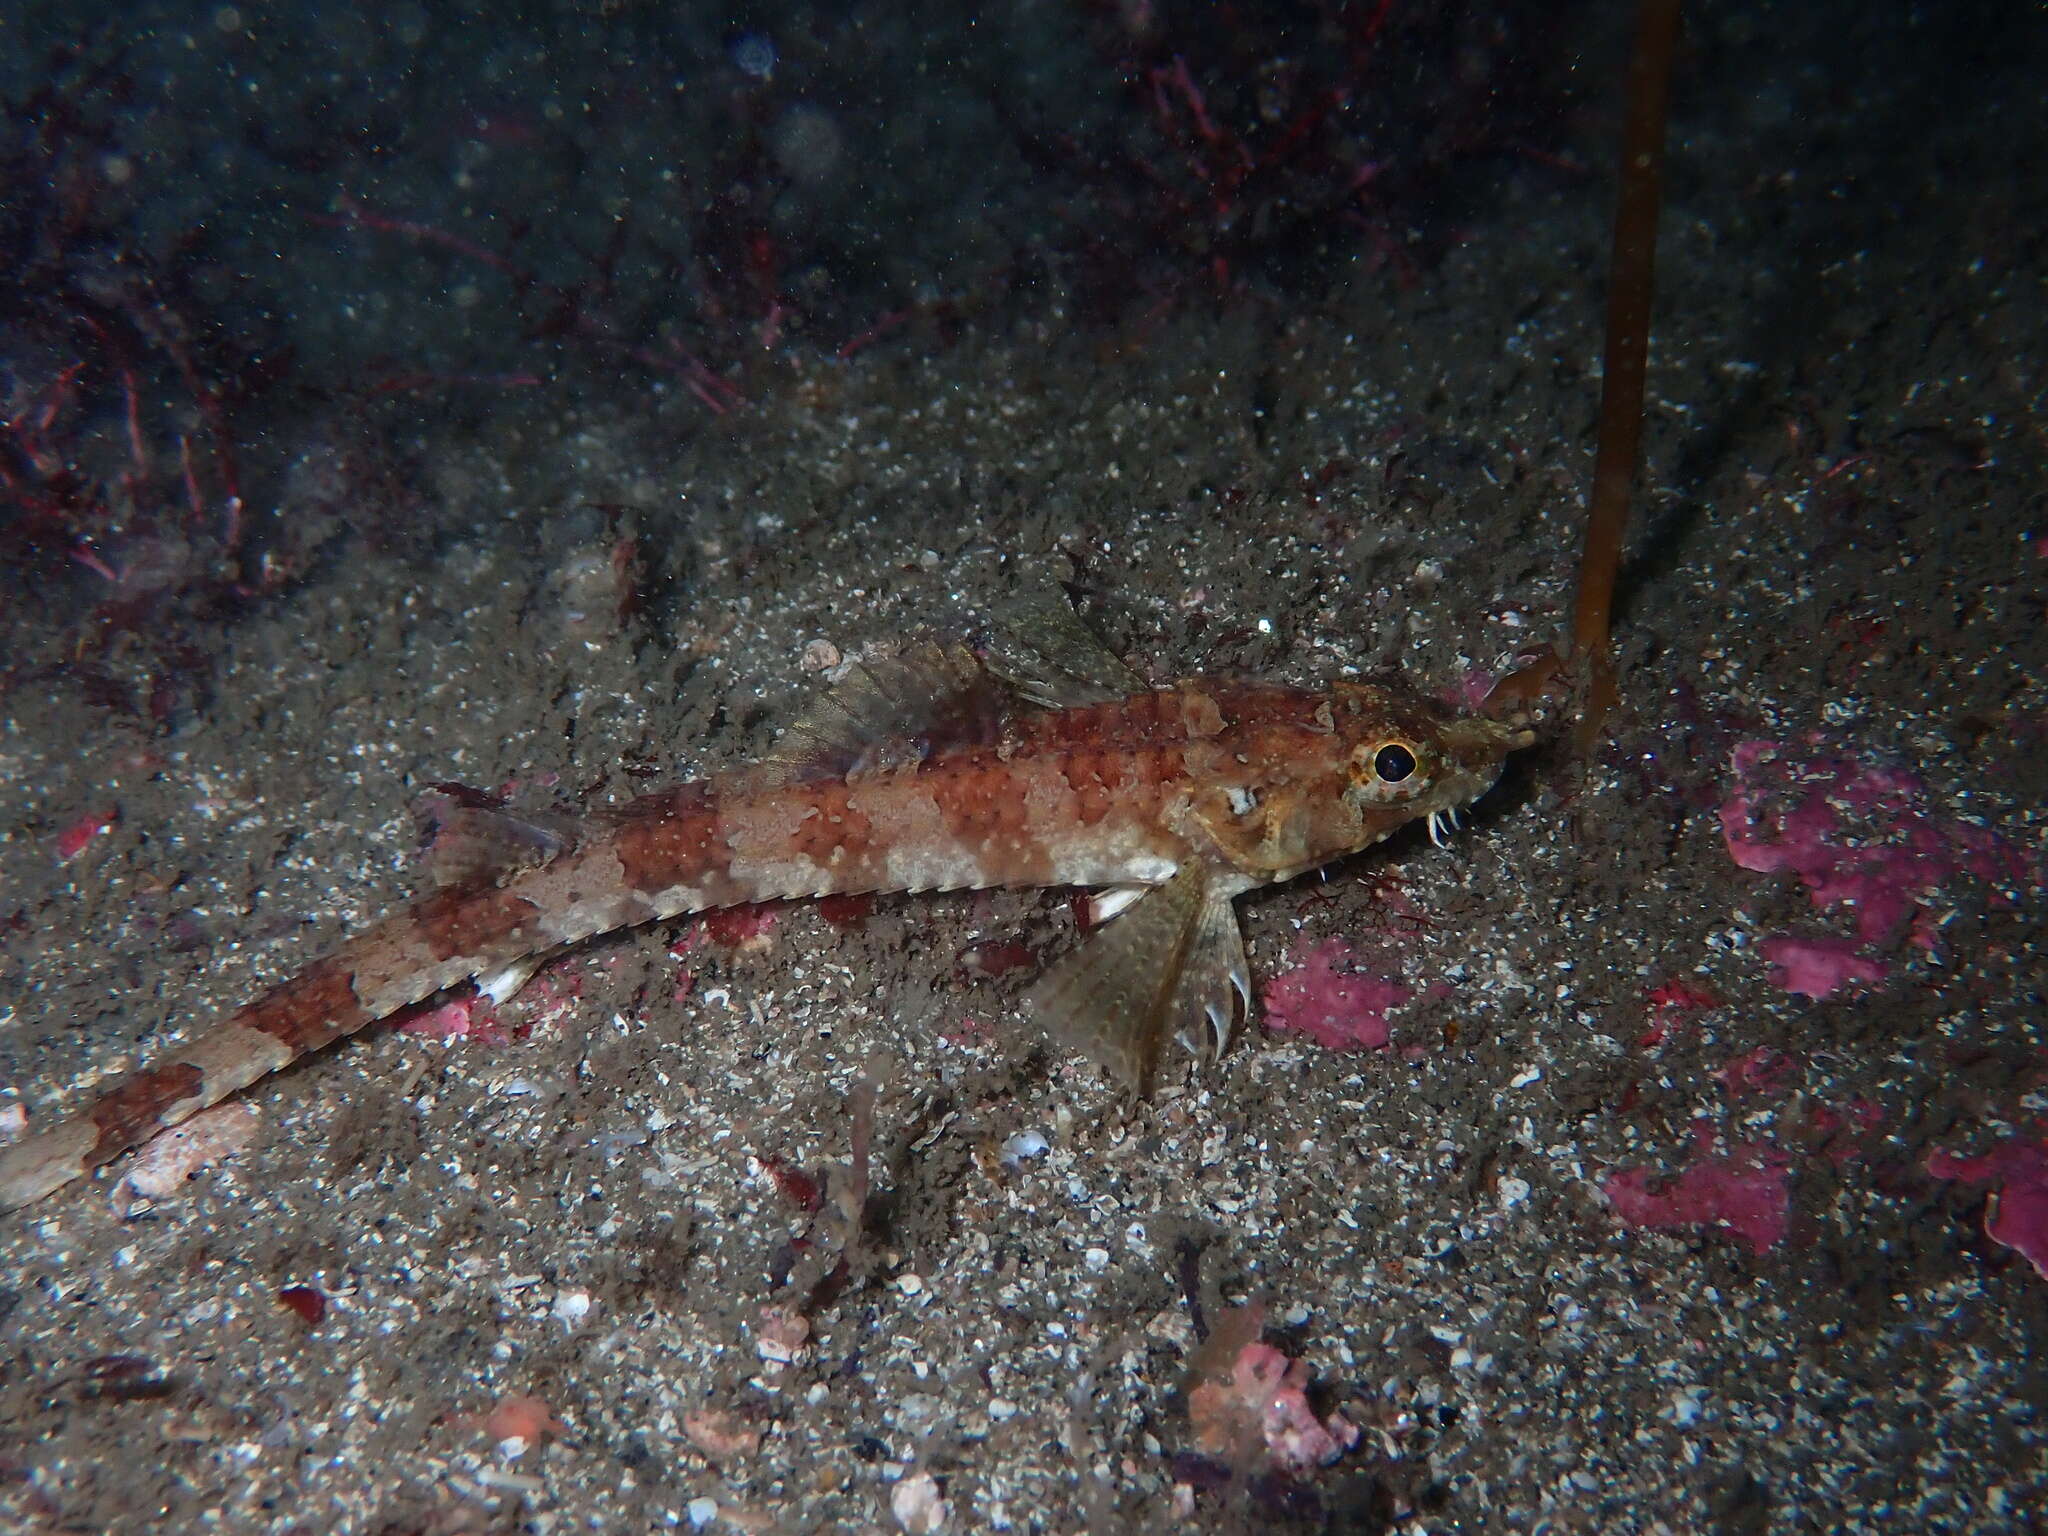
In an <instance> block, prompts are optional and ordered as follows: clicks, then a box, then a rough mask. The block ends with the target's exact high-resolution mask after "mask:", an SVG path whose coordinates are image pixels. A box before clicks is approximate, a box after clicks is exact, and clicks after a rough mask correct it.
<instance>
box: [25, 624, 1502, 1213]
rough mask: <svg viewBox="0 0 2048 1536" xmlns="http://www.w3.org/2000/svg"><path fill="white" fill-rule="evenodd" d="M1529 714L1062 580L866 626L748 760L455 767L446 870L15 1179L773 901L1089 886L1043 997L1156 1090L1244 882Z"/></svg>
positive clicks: (1033, 993)
mask: <svg viewBox="0 0 2048 1536" xmlns="http://www.w3.org/2000/svg"><path fill="white" fill-rule="evenodd" d="M1540 723H1541V722H1540V720H1539V719H1538V718H1537V715H1536V714H1535V713H1534V712H1533V711H1532V709H1531V708H1530V707H1529V706H1527V705H1526V704H1522V703H1517V704H1515V705H1514V706H1513V707H1512V708H1511V709H1507V710H1504V711H1502V712H1497V713H1489V712H1488V711H1487V710H1486V708H1485V707H1484V706H1482V708H1481V710H1480V711H1478V712H1473V713H1460V712H1458V711H1454V710H1451V709H1447V708H1445V707H1443V706H1441V705H1439V704H1437V703H1435V702H1433V701H1431V700H1429V699H1426V698H1424V697H1423V696H1422V695H1420V694H1419V693H1416V692H1414V691H1413V690H1411V689H1409V688H1407V687H1405V686H1402V685H1401V684H1399V683H1397V682H1370V681H1360V680H1353V679H1339V680H1336V681H1332V682H1330V683H1328V684H1327V685H1326V686H1322V687H1298V686H1292V685H1283V684H1277V683H1268V682H1258V681H1252V680H1245V679H1239V678H1234V677H1228V676H1219V675H1195V676H1191V677H1186V678H1182V679H1179V680H1177V681H1174V682H1171V683H1168V684H1165V685H1162V686H1154V685H1152V684H1149V683H1147V682H1146V681H1145V680H1144V679H1143V678H1142V677H1140V676H1139V675H1138V674H1137V673H1136V672H1134V671H1133V670H1131V669H1130V668H1129V667H1128V666H1127V665H1126V664H1125V662H1124V661H1123V660H1122V659H1121V658H1119V657H1118V656H1117V655H1116V654H1115V653H1114V652H1112V651H1111V650H1109V648H1108V647H1107V646H1106V645H1104V644H1103V643H1102V642H1101V641H1100V640H1099V639H1097V638H1096V637H1095V636H1094V635H1093V634H1092V632H1090V631H1089V630H1087V629H1086V627H1085V626H1084V625H1083V624H1082V623H1081V621H1080V619H1079V618H1078V616H1077V615H1075V614H1074V613H1073V611H1072V609H1071V608H1069V607H1067V606H1066V605H1065V604H1064V603H1063V602H1059V601H1057V600H1055V601H1053V602H1051V603H1043V604H1039V605H1036V607H1035V608H1033V607H1027V608H1025V609H1022V610H1020V612H1019V614H1018V616H1017V617H1016V619H1015V621H1014V622H1013V624H1012V625H1011V626H1010V628H1009V629H1007V630H1006V631H1005V632H1004V634H1003V636H1002V638H1001V639H1000V640H999V641H998V642H995V643H992V644H990V645H989V646H987V647H985V648H984V649H983V650H980V651H977V650H975V649H974V648H972V647H970V646H968V645H966V644H965V643H962V642H958V641H953V642H945V641H936V640H919V641H914V642H908V643H905V644H903V645H900V646H898V647H896V648H895V649H894V650H893V651H888V652H880V651H878V652H876V653H874V654H871V655H869V656H867V657H864V658H858V659H856V660H854V661H853V662H850V663H848V664H847V666H846V668H845V671H844V674H843V675H842V676H841V677H840V679H839V681H838V682H837V683H836V684H835V685H834V686H833V687H832V688H831V689H830V691H828V692H826V693H823V694H822V695H821V696H820V697H819V698H818V699H817V701H816V702H815V703H814V704H813V705H812V706H811V707H810V708H809V709H807V710H805V711H804V712H803V713H802V714H801V715H800V716H799V717H798V718H797V719H796V720H795V721H794V722H793V723H792V724H791V725H790V726H789V728H788V729H787V730H786V731H784V732H783V734H782V735H781V737H780V738H779V739H778V740H777V741H776V743H775V745H774V747H773V748H772V750H771V751H770V752H769V753H768V755H767V756H765V757H764V758H763V759H761V760H760V761H759V762H757V763H754V764H752V765H750V766H747V767H742V768H738V769H735V770H732V771H729V772H727V773H723V774H718V775H714V776H711V777H709V778H704V779H695V780H689V781H685V782H682V783H679V784H676V785H674V786H672V787H669V788H666V789H662V790H658V791H655V792H653V793H650V794H646V795H642V796H640V797H638V798H636V799H633V800H630V801H627V802H624V803H621V804H618V805H614V806H607V807H599V808H596V809H594V810H592V811H591V812H590V813H588V814H587V815H585V816H583V817H581V818H579V819H574V820H569V819H563V820H559V821H558V820H554V819H551V818H521V817H515V816H513V815H512V814H511V813H509V812H507V811H505V810H504V809H503V808H502V807H500V806H496V805H495V804H493V803H491V802H489V801H488V800H486V799H485V798H484V797H481V796H476V795H473V794H472V795H467V796H465V795H461V794H443V795H441V796H439V797H438V799H437V800H436V801H435V806H434V816H435V820H436V822H437V824H438V833H439V835H438V836H437V839H436V843H435V848H436V850H437V851H438V857H437V868H438V871H439V877H440V879H441V880H442V882H443V883H442V884H441V886H440V888H439V889H437V890H435V891H433V892H431V893H430V894H427V895H424V896H422V897H420V898H419V899H417V900H415V901H414V902H412V903H411V904H410V905H408V906H405V907H403V908H401V909H399V910H398V911H396V912H394V913H393V914H392V915H390V916H388V917H386V918H384V919H383V920H382V921H380V922H378V923H376V924H374V925H372V926H371V927H369V928H367V929H365V930H364V931H362V932H361V933H359V934H357V935H356V936H355V937H353V938H351V939H348V940H346V941H344V942H343V943H342V944H341V945H340V946H339V947H338V948H336V949H334V950H332V951H331V952H329V953H327V954H326V955H324V956H323V957H322V958H320V959H318V960H316V961H314V962H313V963H312V964H310V965H308V966H306V967H305V968H304V969H303V970H301V971H299V972H298V973H297V974H295V975H293V976H292V977H290V978H289V979H287V980H285V981H284V982H282V983H280V984H278V985H277V986H275V987H273V988H272V989H270V990H269V991H267V992H265V993H264V994H263V995H261V996H260V997H258V998H256V999H255V1000H254V1001H252V1002H249V1003H247V1004H246V1005H244V1006H242V1007H240V1008H237V1009H234V1010H233V1011H231V1012H227V1013H225V1014H224V1015H223V1016H221V1017H220V1018H219V1019H218V1020H217V1021H216V1022H214V1023H213V1024H212V1025H211V1027H209V1028H207V1029H205V1030H204V1031H203V1032H201V1033H199V1034H197V1035H196V1036H195V1037H194V1038H192V1039H191V1040H189V1041H188V1042H186V1043H185V1044H183V1045H181V1046H179V1047H177V1048H176V1049H174V1050H172V1051H170V1052H169V1053H168V1054H167V1055H166V1056H165V1057H164V1059H162V1060H161V1061H159V1062H157V1063H156V1064H155V1065H153V1066H150V1067H148V1068H146V1069H145V1070H142V1071H140V1072H137V1073H135V1074H133V1075H131V1076H129V1077H127V1078H125V1079H124V1080H122V1081H121V1082H119V1083H118V1084H117V1085H116V1086H114V1087H112V1088H110V1089H108V1090H106V1091H104V1092H102V1093H101V1094H99V1095H98V1096H97V1097H96V1098H94V1099H93V1100H92V1101H91V1102H90V1103H89V1104H87V1105H86V1106H85V1107H84V1108H82V1109H81V1110H79V1111H78V1112H77V1113H75V1114H73V1115H72V1116H70V1117H69V1118H67V1119H63V1120H60V1121H58V1122H57V1123H55V1124H54V1125H52V1126H50V1127H49V1128H48V1129H45V1130H41V1131H38V1132H35V1133H33V1134H30V1135H29V1136H27V1137H26V1138H24V1139H23V1140H20V1141H18V1142H16V1143H15V1144H13V1145H12V1146H9V1147H6V1148H4V1149H0V1209H13V1208H16V1207H20V1206H24V1205H28V1204H30V1203H32V1202H34V1201H37V1200H40V1199H42V1198H44V1197H45V1196H47V1195H49V1194H51V1193H53V1192H55V1191H56V1190H58V1189H60V1188H62V1187H63V1186H64V1185H66V1184H68V1183H69V1182H71V1181H72V1180H74V1179H77V1178H80V1177H82V1176H84V1175H86V1174H88V1173H90V1172H91V1171H92V1170H94V1169H95V1168H99V1167H101V1166H104V1165H105V1164H107V1163H110V1162H112V1161H114V1160H115V1159H116V1158H118V1157H120V1156H121V1154H123V1153H124V1152H126V1151H128V1150H130V1149H131V1148H133V1147H136V1146H138V1145H140V1144H142V1143H143V1142H145V1141H147V1140H149V1139H150V1138H151V1137H153V1136H155V1135H156V1134H157V1133H159V1132H160V1131H163V1130H165V1129H167V1128H168V1127H171V1126H174V1125H177V1124H179V1123H180V1122H182V1121H184V1120H186V1119H188V1118H189V1117H190V1116H192V1115H193V1114H195V1113H197V1112H198V1111H200V1110H202V1109H205V1108H207V1107H209V1106H211V1105H213V1104H216V1103H219V1102H220V1101H221V1100H223V1099H225V1098H228V1097H229V1096H230V1095H233V1094H236V1093H239V1092H241V1091H242V1090H244V1089H246V1088H248V1087H249V1086H251V1085H252V1084H254V1083H256V1082H258V1081H260V1080H261V1079H263V1078H265V1077H267V1076H269V1075H270V1074H271V1073H273V1072H277V1071H279V1070H281V1069H282V1068H284V1067H286V1066H288V1065H290V1064H291V1063H293V1062H295V1061H297V1060H299V1059H301V1058H302V1057H305V1056H308V1055H310V1054H312V1053H314V1052H317V1051H320V1050H322V1049H324V1048H325V1047H327V1046H329V1045H331V1044H333V1043H334V1042H335V1041H337V1040H340V1039H342V1038H344V1037H345V1036H349V1035H353V1034H355V1033H356V1032H358V1031H360V1030H362V1029H364V1028H366V1027H368V1026H369V1025H371V1024H374V1023H376V1022H378V1021H379V1020H384V1019H388V1018H390V1017H392V1016H393V1015H394V1014H397V1013H399V1012H400V1011H401V1010H404V1009H406V1008H410V1007H412V1006H413V1005H415V1004H419V1003H422V1002H425V1001H426V1000H428V999H430V998H432V997H434V996H435V995H436V994H438V993H441V992H444V991H447V990H449V989H451V988H455V987H459V986H463V985H474V987H475V988H476V989H477V991H478V992H479V993H481V994H483V995H485V996H488V997H490V998H491V999H493V1000H494V1001H496V1002H503V1001H505V1000H506V999H508V998H509V997H511V996H512V995H513V994H514V993H516V992H517V991H518V990H519V988H520V987H521V986H522V985H523V984H524V982H525V981H526V980H527V979H528V978H529V977H531V976H532V975H533V973H534V972H535V970H537V969H538V968H539V966H540V965H542V964H543V963H545V962H546V961H547V960H548V959H550V958H552V957H553V956H555V955H557V954H559V953H561V952H562V951H564V950H566V949H568V948H570V947H572V946H574V945H577V944H580V943H583V942H585V941H587V940H589V939H591V938H593V937H595V936H597V935H600V934H605V933H611V932H615V931H618V930H621V929H626V928H632V927H636V926H638V925H641V924H645V923H655V922H660V921H663V920H666V919H673V918H676V917H680V916H683V915H686V914H690V913H697V912H705V911H710V910H714V909H718V908H724V907H732V906H740V905H747V904H752V903H757V902H766V901H782V900H794V899H804V898H817V897H825V896H841V895H855V894H869V893H872V894H882V893H915V892H924V891H956V890H974V889H988V888H993V887H1013V888H1030V887H1062V886H1071V887H1084V888H1090V889H1092V890H1094V891H1095V892H1096V894H1095V896H1094V898H1093V914H1094V918H1095V920H1096V921H1097V923H1099V925H1100V926H1097V927H1093V928H1091V930H1090V932H1089V934H1088V935H1087V936H1086V937H1085V938H1084V939H1083V941H1082V942H1081V943H1080V944H1079V945H1078V947H1076V948H1075V949H1074V950H1072V951H1071V952H1070V953H1069V954H1068V955H1067V956H1066V957H1065V958H1063V959H1061V960H1059V961H1057V962H1056V963H1055V964H1054V965H1053V966H1052V967H1051V968H1050V969H1049V970H1047V971H1046V972H1045V973H1044V975H1043V976H1042V977H1040V978H1039V979H1038V980H1037V981H1036V982H1035V983H1034V984H1033V985H1032V986H1031V987H1030V989H1029V990H1028V991H1027V993H1026V995H1025V999H1024V1007H1025V1010H1026V1012H1027V1013H1028V1014H1029V1015H1030V1016H1031V1017H1033V1018H1034V1019H1035V1020H1036V1022H1037V1023H1038V1025H1039V1026H1040V1027H1041V1028H1042V1029H1044V1030H1045V1032H1046V1033H1047V1034H1048V1035H1049V1036H1050V1037H1051V1039H1052V1040H1053V1041H1054V1042H1055V1044H1056V1045H1058V1046H1060V1047H1062V1048H1064V1049H1067V1050H1070V1051H1072V1052H1074V1053H1075V1054H1078V1055H1080V1056H1083V1057H1085V1058H1087V1059H1088V1060H1090V1061H1092V1062H1093V1063H1094V1064H1095V1065H1096V1066H1097V1067H1098V1068H1100V1069H1101V1070H1102V1071H1103V1072H1104V1073H1105V1074H1106V1075H1107V1076H1108V1077H1109V1078H1110V1079H1112V1080H1113V1081H1114V1082H1115V1083H1117V1084H1119V1085H1120V1086H1121V1087H1122V1088H1124V1089H1125V1090H1127V1091H1128V1092H1130V1093H1132V1094H1134V1095H1139V1096H1142V1095H1144V1094H1146V1093H1148V1092H1149V1091H1150V1090H1151V1088H1152V1087H1153V1085H1154V1081H1155V1079H1156V1077H1157V1074H1158V1072H1159V1070H1160V1066H1161V1061H1162V1057H1163V1056H1164V1053H1165V1046H1166V1043H1167V1042H1168V1040H1169V1039H1172V1038H1176V1037H1177V1038H1179V1039H1180V1040H1182V1041H1183V1042H1184V1043H1185V1044H1186V1045H1187V1046H1188V1047H1189V1048H1190V1049H1191V1051H1192V1052H1193V1053H1194V1054H1195V1055H1196V1056H1197V1057H1198V1058H1200V1059H1202V1060H1205V1061H1213V1060H1217V1059H1220V1058H1221V1057H1223V1056H1224V1055H1225V1053H1226V1052H1227V1051H1228V1049H1229V1047H1230V1044H1231V1040H1232V1037H1233V1033H1234V1032H1235V1031H1236V1030H1237V1028H1238V1026H1239V1024H1240V1021H1246V1020H1249V1019H1250V1018H1251V1017H1252V1013H1253V998H1252V987H1251V979H1250V973H1249V970H1248V967H1247V964H1246V959H1245V947H1244V939H1243V935H1242V932H1241V930H1240V928H1239V924H1238V919H1237V915H1236V911H1235V907H1234V903H1235V900H1236V898H1237V897H1238V896H1241V895H1242V894H1244V893H1245V892H1246V891H1249V890H1252V889H1254V888H1256V887H1259V886H1264V885H1272V884H1277V883H1281V882H1285V881H1288V880H1292V879H1295V878H1297V877H1298V876H1301V875H1303V874H1305V873H1306V872H1307V871H1309V870H1312V869H1316V868H1318V867H1320V866H1322V865H1324V864H1327V863H1329V862H1331V861H1333V860H1336V859H1340V858H1343V857H1345V856H1347V855H1350V854H1354V853H1357V852H1360V851H1362V850H1364V849H1366V848H1368V847H1370V846H1372V845H1373V844H1375V843H1378V842H1381V841H1383V840H1384V839H1386V838H1388V837H1390V836H1392V835H1393V834H1394V833H1395V832H1397V831H1399V830H1400V829H1401V828H1403V827H1405V826H1408V825H1409V824H1411V823H1413V822H1416V821H1423V822H1424V823H1425V824H1426V825H1427V827H1428V829H1429V832H1430V835H1431V837H1432V839H1433V840H1435V841H1437V842H1439V843H1441V842H1442V841H1443V839H1444V837H1445V835H1446V834H1447V833H1448V832H1449V831H1451V830H1452V829H1454V828H1455V827H1456V826H1457V825H1458V817H1459V814H1460V812H1461V811H1462V810H1463V808H1464V807H1466V806H1467V805H1469V804H1470V803H1471V802H1472V801H1473V800H1475V799H1477V798H1478V797H1479V796H1480V795H1482V794H1483V793H1485V792H1486V790H1487V789H1489V788H1490V787H1491V786H1492V785H1493V784H1494V782H1495V781H1496V779H1497V778H1498V777H1499V775H1500V772H1501V770H1502V767H1503V764H1504V763H1505V761H1506V759H1507V757H1508V756H1509V754H1511V753H1513V752H1515V751H1517V750H1519V749H1521V748H1523V747H1527V746H1529V745H1531V744H1532V743H1533V742H1534V741H1535V740H1536V736H1537V731H1536V726H1537V725H1539V724H1540Z"/></svg>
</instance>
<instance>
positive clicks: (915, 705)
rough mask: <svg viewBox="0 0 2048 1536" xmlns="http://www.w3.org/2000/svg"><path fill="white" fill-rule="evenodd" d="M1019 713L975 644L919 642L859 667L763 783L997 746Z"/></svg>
mask: <svg viewBox="0 0 2048 1536" xmlns="http://www.w3.org/2000/svg"><path fill="white" fill-rule="evenodd" d="M1016 707H1017V699H1016V696H1015V694H1014V693H1012V691H1011V690H1010V688H1009V687H1008V685H1006V684H1005V683H1004V682H1003V681H1002V680H1001V679H999V678H997V677H996V676H995V675H994V674H993V673H991V672H990V671H989V670H988V668H987V667H985V666H983V665H982V664H981V659H980V658H979V657H978V656H976V655H975V654H974V652H973V651H972V650H970V649H969V648H968V647H967V646H965V645H961V644H959V643H957V642H956V643H952V644H941V643H938V642H935V641H929V640H925V641H917V642H913V643H912V644H910V645H907V646H905V647H903V648H902V649H900V650H896V651H885V652H880V653H874V654H870V655H867V656H862V657H859V658H856V659H855V660H854V661H853V662H851V663H850V664H849V665H848V667H847V670H846V672H845V675H844V676H842V677H841V678H840V680H839V681H838V682H837V683H836V684H834V685H833V687H832V688H831V690H830V691H829V692H826V693H823V694H820V695H819V696H818V698H817V699H816V700H815V701H814V702H813V703H812V704H811V706H810V707H809V708H808V709H806V710H805V711H804V712H803V714H802V715H800V716H798V717H797V719H796V720H795V721H793V722H792V723H791V724H790V726H789V728H788V729H787V730H785V731H784V732H783V733H782V736H781V739H780V740H778V741H777V742H776V744H775V748H774V750H773V751H771V752H770V753H769V754H768V755H767V756H766V757H765V758H763V759H762V761H761V765H760V770H759V771H760V775H761V778H762V781H763V782H765V783H768V784H771V785H772V784H790V783H796V782H800V781H802V780H805V779H812V778H858V777H860V776H862V775H864V774H872V773H883V772H887V771H888V770H890V769H892V768H900V767H904V766H906V765H907V764H910V763H917V762H922V761H924V759H926V758H927V757H930V756H931V755H932V754H933V753H934V752H939V751H943V750H946V749H948V748H953V747H962V746H993V745H995V743H996V742H997V741H998V740H1000V739H1001V737H1002V733H1003V726H1004V724H1005V722H1006V721H1007V720H1008V719H1009V717H1010V715H1011V714H1013V713H1014V712H1015V710H1016Z"/></svg>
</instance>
